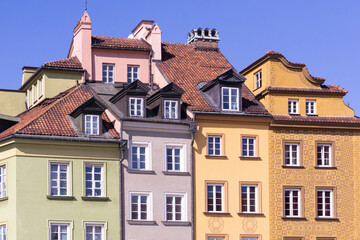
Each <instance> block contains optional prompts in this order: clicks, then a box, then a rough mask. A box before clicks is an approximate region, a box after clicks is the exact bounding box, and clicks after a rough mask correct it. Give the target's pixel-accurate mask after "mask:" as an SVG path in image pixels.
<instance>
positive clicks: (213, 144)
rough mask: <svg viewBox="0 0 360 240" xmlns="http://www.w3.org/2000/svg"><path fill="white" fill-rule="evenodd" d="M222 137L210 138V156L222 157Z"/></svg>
mask: <svg viewBox="0 0 360 240" xmlns="http://www.w3.org/2000/svg"><path fill="white" fill-rule="evenodd" d="M221 148H222V143H221V136H208V155H209V156H221V154H222V152H221Z"/></svg>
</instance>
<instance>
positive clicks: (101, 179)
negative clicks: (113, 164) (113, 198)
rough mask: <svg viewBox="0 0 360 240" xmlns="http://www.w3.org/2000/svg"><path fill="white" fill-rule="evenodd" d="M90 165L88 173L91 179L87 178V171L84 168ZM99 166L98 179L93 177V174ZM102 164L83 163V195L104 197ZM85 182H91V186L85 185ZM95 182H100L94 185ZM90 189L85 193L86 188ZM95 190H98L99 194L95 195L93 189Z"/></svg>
mask: <svg viewBox="0 0 360 240" xmlns="http://www.w3.org/2000/svg"><path fill="white" fill-rule="evenodd" d="M88 167H90V168H91V172H89V174H91V179H90V180H87V171H86V168H88ZM98 167H100V168H101V170H100V180H98V179H95V174H98V173H97V172H96V173H95V168H98ZM104 168H105V166H104V164H100V163H85V164H84V183H85V184H84V185H85V186H84V196H85V197H104V196H105V174H104ZM86 182H91V187H87V186H86ZM96 183H100V187H96ZM88 189H89V190H91V194H90V195H87V190H88ZM96 190H100V195H95V191H96Z"/></svg>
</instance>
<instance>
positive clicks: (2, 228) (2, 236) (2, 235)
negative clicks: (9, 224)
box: [0, 225, 6, 240]
mask: <svg viewBox="0 0 360 240" xmlns="http://www.w3.org/2000/svg"><path fill="white" fill-rule="evenodd" d="M0 240H6V225H0Z"/></svg>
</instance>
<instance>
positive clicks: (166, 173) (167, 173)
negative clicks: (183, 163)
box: [163, 171, 190, 176]
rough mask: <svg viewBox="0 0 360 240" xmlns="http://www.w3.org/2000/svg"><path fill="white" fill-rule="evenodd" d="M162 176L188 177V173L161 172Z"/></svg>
mask: <svg viewBox="0 0 360 240" xmlns="http://www.w3.org/2000/svg"><path fill="white" fill-rule="evenodd" d="M163 174H164V175H174V176H190V173H189V172H180V171H177V172H176V171H163Z"/></svg>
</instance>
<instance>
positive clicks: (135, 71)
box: [127, 66, 139, 83]
mask: <svg viewBox="0 0 360 240" xmlns="http://www.w3.org/2000/svg"><path fill="white" fill-rule="evenodd" d="M138 79H139V66H128V67H127V82H128V83H132V82H134V81H136V80H138Z"/></svg>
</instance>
